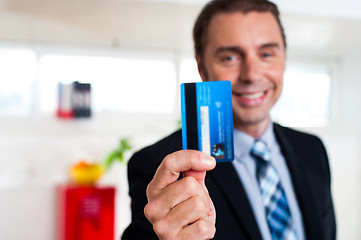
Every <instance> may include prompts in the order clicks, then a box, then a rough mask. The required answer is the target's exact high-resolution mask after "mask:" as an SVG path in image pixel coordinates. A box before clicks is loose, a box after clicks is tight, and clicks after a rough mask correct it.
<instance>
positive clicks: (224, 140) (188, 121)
mask: <svg viewBox="0 0 361 240" xmlns="http://www.w3.org/2000/svg"><path fill="white" fill-rule="evenodd" d="M181 108H182V143H183V149H195V150H199V151H202V152H205V153H208V154H210V155H212V156H213V157H214V158H215V159H216V160H217V161H218V162H230V161H233V159H234V144H233V112H232V87H231V83H230V82H229V81H212V82H197V83H183V84H182V85H181Z"/></svg>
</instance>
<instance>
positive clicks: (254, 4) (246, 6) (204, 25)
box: [193, 0, 286, 58]
mask: <svg viewBox="0 0 361 240" xmlns="http://www.w3.org/2000/svg"><path fill="white" fill-rule="evenodd" d="M252 11H254V12H270V13H272V15H273V16H274V17H275V19H276V21H277V23H278V25H279V27H280V29H281V33H282V38H283V43H284V46H285V47H286V36H285V34H284V30H283V27H282V24H281V21H280V18H279V15H280V14H279V11H278V8H277V6H276V5H275V4H274V3H272V2H270V1H268V0H212V1H210V2H209V3H207V4H206V6H205V7H204V8H203V10H202V11H201V13H200V14H199V16H198V18H197V20H196V23H195V25H194V28H193V41H194V50H195V54H196V55H199V56H200V57H201V58H203V53H204V46H205V45H206V44H207V39H206V38H207V31H208V27H209V23H210V21H211V19H212V17H213V16H214V15H216V14H218V13H234V12H241V13H244V14H247V13H249V12H252Z"/></svg>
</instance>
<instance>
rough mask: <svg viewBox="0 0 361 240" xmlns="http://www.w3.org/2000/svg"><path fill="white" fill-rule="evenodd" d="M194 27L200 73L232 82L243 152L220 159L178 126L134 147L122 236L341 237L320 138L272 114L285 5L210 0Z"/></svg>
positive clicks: (236, 138)
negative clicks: (193, 144) (192, 145)
mask: <svg viewBox="0 0 361 240" xmlns="http://www.w3.org/2000/svg"><path fill="white" fill-rule="evenodd" d="M193 36H194V42H195V52H196V60H197V64H198V70H199V73H200V75H201V77H202V80H203V81H218V80H229V81H231V84H232V98H233V115H234V143H235V160H234V161H233V162H232V163H218V164H217V166H216V162H215V160H214V158H212V157H210V156H209V155H206V154H204V153H201V152H198V151H195V150H180V149H181V133H180V131H177V132H175V133H174V134H172V135H170V136H169V137H167V138H165V139H163V140H161V141H160V142H158V143H156V144H154V145H152V146H150V147H147V148H145V149H143V150H141V151H140V152H138V153H136V154H135V155H134V156H133V158H132V159H131V160H130V162H129V170H128V178H129V193H130V196H131V198H132V223H131V224H130V226H129V227H128V228H127V229H126V231H125V232H124V235H123V239H158V238H159V239H211V238H214V239H222V240H229V239H316V240H321V239H335V235H336V223H335V216H334V210H333V203H332V197H331V190H330V171H329V165H328V159H327V155H326V151H325V149H324V146H323V144H322V142H321V141H320V140H319V139H318V138H317V137H314V136H312V135H308V134H305V133H301V132H298V131H294V130H292V129H289V128H285V127H282V126H280V125H278V124H275V123H272V122H271V119H270V115H269V112H270V110H271V108H272V107H273V105H274V104H275V103H276V101H277V100H278V98H279V96H280V94H281V90H282V85H283V73H284V68H285V58H286V56H285V51H286V41H285V36H284V33H283V28H282V26H281V23H280V21H279V13H278V10H277V7H276V6H275V5H274V4H273V3H270V2H268V1H267V0H214V1H211V2H210V3H208V4H207V5H206V6H205V8H204V9H203V10H202V12H201V13H200V15H199V17H198V19H197V22H196V24H195V27H194V31H193ZM305 94H307V93H305ZM259 144H261V146H262V147H263V148H262V149H263V150H264V151H263V150H262V151H260V150H259V149H260V148H259ZM257 149H258V150H257ZM260 152H262V153H268V154H263V155H262V156H260V155H257V153H260ZM265 156H268V157H267V158H266V157H265ZM207 171H208V172H207ZM206 172H207V173H206ZM181 173H183V174H181ZM180 176H182V177H180ZM270 176H271V177H272V176H273V177H274V178H273V180H272V182H273V183H274V184H273V183H269V182H267V179H269V178H270ZM265 179H266V180H265ZM275 179H276V180H275ZM148 184H149V185H148ZM267 184H268V185H267ZM272 184H273V185H272ZM147 186H148V187H147ZM265 186H266V187H267V186H268V189H267V188H265ZM267 194H268V195H267ZM143 211H144V213H145V215H144V213H143ZM145 216H146V217H145ZM148 221H149V222H150V223H151V224H150V223H149V222H148ZM152 225H153V226H152Z"/></svg>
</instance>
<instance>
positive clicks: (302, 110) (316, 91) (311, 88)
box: [180, 58, 332, 127]
mask: <svg viewBox="0 0 361 240" xmlns="http://www.w3.org/2000/svg"><path fill="white" fill-rule="evenodd" d="M331 78H332V76H331V66H330V65H328V64H318V63H315V64H305V63H304V62H303V61H302V62H292V63H290V64H288V65H287V69H286V71H285V74H284V87H283V92H282V95H281V97H280V99H279V101H278V102H277V104H276V105H275V106H274V108H273V109H272V111H271V115H272V119H273V120H274V121H277V122H279V123H281V124H284V125H286V126H293V127H316V126H325V125H326V124H327V122H328V120H329V118H330V109H331V102H330V101H331ZM195 81H200V77H199V74H198V71H197V65H196V61H195V60H194V59H193V58H185V59H184V60H183V61H182V62H181V68H180V82H181V83H182V82H195Z"/></svg>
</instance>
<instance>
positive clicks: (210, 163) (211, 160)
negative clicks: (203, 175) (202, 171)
mask: <svg viewBox="0 0 361 240" xmlns="http://www.w3.org/2000/svg"><path fill="white" fill-rule="evenodd" d="M215 162H216V160H215V159H214V157H211V156H205V155H202V163H203V164H204V165H206V166H207V167H209V168H212V167H214V165H215Z"/></svg>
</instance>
